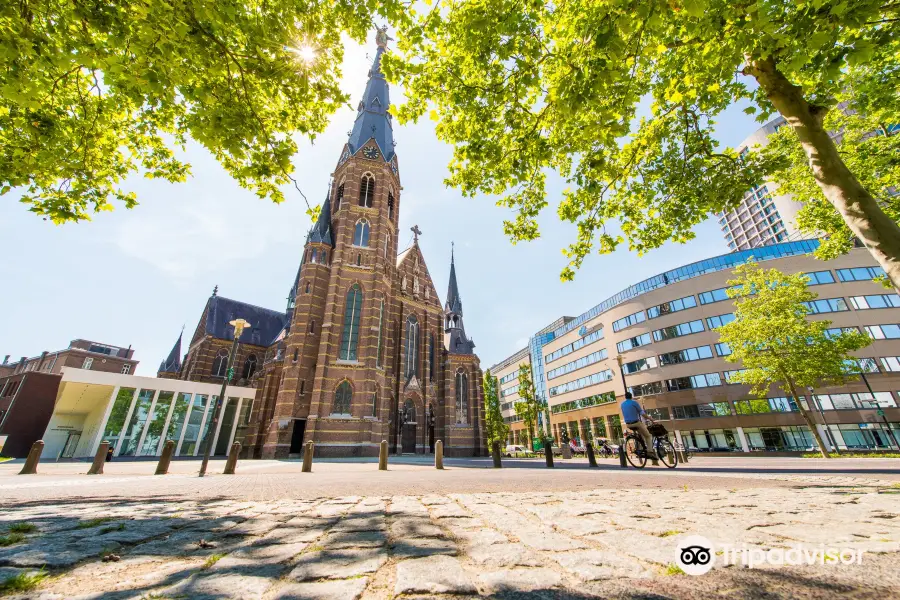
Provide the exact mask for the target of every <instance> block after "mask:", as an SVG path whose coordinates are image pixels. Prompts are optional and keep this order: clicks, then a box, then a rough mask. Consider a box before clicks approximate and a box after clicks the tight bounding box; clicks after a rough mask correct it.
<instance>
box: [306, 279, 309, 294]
mask: <svg viewBox="0 0 900 600" xmlns="http://www.w3.org/2000/svg"><path fill="white" fill-rule="evenodd" d="M306 293H307V294H308V293H309V282H308V281H307V282H306Z"/></svg>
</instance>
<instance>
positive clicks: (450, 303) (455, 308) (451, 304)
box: [444, 246, 463, 318]
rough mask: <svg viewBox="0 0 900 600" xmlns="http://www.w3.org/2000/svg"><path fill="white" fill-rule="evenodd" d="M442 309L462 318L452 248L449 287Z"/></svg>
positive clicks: (451, 249)
mask: <svg viewBox="0 0 900 600" xmlns="http://www.w3.org/2000/svg"><path fill="white" fill-rule="evenodd" d="M444 309H445V311H446V312H447V313H455V314H458V315H459V316H460V318H462V314H463V309H462V298H460V297H459V286H458V285H457V283H456V264H455V260H454V256H453V246H451V247H450V285H448V286H447V304H446V305H445V307H444Z"/></svg>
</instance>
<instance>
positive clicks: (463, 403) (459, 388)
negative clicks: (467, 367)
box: [456, 370, 469, 425]
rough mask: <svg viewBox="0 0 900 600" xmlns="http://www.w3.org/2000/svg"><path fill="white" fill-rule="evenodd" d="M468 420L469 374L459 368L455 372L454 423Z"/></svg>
mask: <svg viewBox="0 0 900 600" xmlns="http://www.w3.org/2000/svg"><path fill="white" fill-rule="evenodd" d="M468 422H469V376H468V375H466V372H465V371H463V370H460V371H458V372H457V373H456V423H457V424H458V425H466V424H467V423H468Z"/></svg>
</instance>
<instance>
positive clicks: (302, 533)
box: [251, 527, 325, 546]
mask: <svg viewBox="0 0 900 600" xmlns="http://www.w3.org/2000/svg"><path fill="white" fill-rule="evenodd" d="M324 534H325V528H324V527H313V528H310V529H302V528H299V527H279V528H277V529H274V530H273V531H270V532H269V533H267V534H266V535H264V536H263V537H260V538H257V539H255V540H253V541H252V542H251V544H252V545H254V546H264V545H267V544H297V543H299V542H314V541H315V540H317V539H319V538H320V537H322V535H324Z"/></svg>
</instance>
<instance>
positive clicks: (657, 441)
mask: <svg viewBox="0 0 900 600" xmlns="http://www.w3.org/2000/svg"><path fill="white" fill-rule="evenodd" d="M647 431H649V432H650V435H651V436H652V437H653V449H654V450H655V451H656V456H658V457H659V460H660V461H662V463H663V464H664V465H666V467H668V468H669V469H674V468H675V467H676V466H677V465H678V455H677V454H676V453H675V446H673V445H672V442H670V441H669V438H667V437H666V435H667V434H668V431H667V430H666V428H665V427H664V426H662V425H660V424H659V423H651V424H649V425H647ZM625 458H626V459H627V460H628V462H629V463H631V466H632V467H634V468H635V469H643V468H644V465H646V464H647V447H646V445H645V444H644V440H642V439H641V437H640V436H639V435H637V434H636V433H635V432H633V431H631V430H629V431H628V433H627V434H625Z"/></svg>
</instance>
